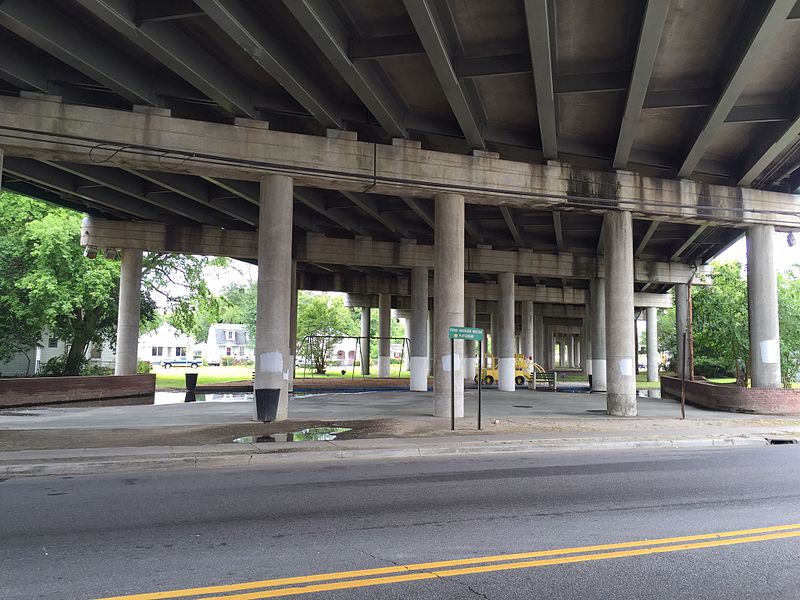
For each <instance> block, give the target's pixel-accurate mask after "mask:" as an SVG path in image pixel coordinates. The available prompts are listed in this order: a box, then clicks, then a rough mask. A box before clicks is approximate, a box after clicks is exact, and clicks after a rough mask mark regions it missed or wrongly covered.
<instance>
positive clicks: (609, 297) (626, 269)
mask: <svg viewBox="0 0 800 600" xmlns="http://www.w3.org/2000/svg"><path fill="white" fill-rule="evenodd" d="M604 232H605V258H606V261H605V262H606V360H607V362H606V386H607V394H606V402H607V408H608V414H610V415H612V416H617V417H635V416H636V414H637V407H636V348H635V347H634V345H633V337H634V321H633V319H631V315H633V309H634V306H633V219H632V217H631V213H629V212H627V211H613V212H608V213H606V216H605V227H604Z"/></svg>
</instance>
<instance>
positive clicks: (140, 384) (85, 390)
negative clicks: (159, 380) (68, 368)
mask: <svg viewBox="0 0 800 600" xmlns="http://www.w3.org/2000/svg"><path fill="white" fill-rule="evenodd" d="M155 391H156V376H155V374H153V373H146V374H140V375H119V376H116V375H110V376H101V377H25V378H22V377H20V378H13V379H0V408H10V407H20V406H40V405H43V404H61V403H66V402H85V401H87V400H107V399H111V398H130V397H136V396H151V395H153V394H154V393H155Z"/></svg>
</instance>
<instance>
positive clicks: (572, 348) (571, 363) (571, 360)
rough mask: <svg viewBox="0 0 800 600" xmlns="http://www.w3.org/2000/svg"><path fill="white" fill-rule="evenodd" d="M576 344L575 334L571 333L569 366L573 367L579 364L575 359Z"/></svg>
mask: <svg viewBox="0 0 800 600" xmlns="http://www.w3.org/2000/svg"><path fill="white" fill-rule="evenodd" d="M575 346H576V343H575V336H574V335H571V336H569V366H570V368H572V369H574V368H575V367H576V366H577V365H578V362H577V361H576V359H575Z"/></svg>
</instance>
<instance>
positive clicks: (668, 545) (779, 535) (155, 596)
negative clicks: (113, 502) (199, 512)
mask: <svg viewBox="0 0 800 600" xmlns="http://www.w3.org/2000/svg"><path fill="white" fill-rule="evenodd" d="M755 534H763V535H755ZM794 537H800V523H797V524H790V525H774V526H770V527H761V528H755V529H740V530H735V531H723V532H716V533H705V534H695V535H687V536H677V537H668V538H655V539H650V540H638V541H630V542H616V543H610V544H597V545H592V546H575V547H568V548H561V549H552V550H536V551H532V552H521V553H512V554H500V555H493V556H484V557H471V558H461V559H453V560H445V561H435V562H424V563H414V564H408V565H397V566H391V567H377V568H371V569H360V570H353V571H339V572H331V573H320V574H315V575H306V576H297V577H284V578H280V579H268V580H262V581H252V582H245V583H236V584H228V585H215V586H207V587H197V588H186V589H176V590H169V591H161V592H149V593H143V594H133V595H126V596H113V597H106V598H101V599H99V600H167V599H172V598H187V597H192V596H193V597H198V596H205V598H204V599H203V600H223V599H227V600H257V599H261V598H272V597H276V596H286V595H294V594H308V593H313V592H320V591H331V590H336V589H348V588H356V587H365V586H371V585H386V584H390V583H399V582H403V581H418V580H424V579H435V578H438V577H453V576H457V575H467V574H474V573H485V572H492V571H501V570H512V569H520V568H533V567H541V566H548V565H556V564H570V563H577V562H584V561H591V560H607V559H611V558H622V557H627V556H642V555H647V554H657V553H664V552H676V551H682V550H691V549H699V548H710V547H715V546H730V545H735V544H743V543H752V542H759V541H767V540H777V539H785V538H794ZM689 542H691V543H689ZM609 550H611V551H612V552H606V551H609ZM563 555H567V556H563ZM526 559H537V560H526ZM513 561H522V562H513ZM487 563H490V564H487ZM491 563H494V564H491ZM470 565H477V566H470ZM453 567H461V568H453ZM376 575H386V577H374V576H376ZM296 584H313V585H306V586H301V587H282V586H294V585H296ZM267 587H272V588H280V589H273V590H264V589H263V588H267ZM248 590H259V591H252V592H250V593H245V594H234V595H225V596H213V597H209V594H231V593H232V592H244V591H248Z"/></svg>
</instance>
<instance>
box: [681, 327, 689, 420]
mask: <svg viewBox="0 0 800 600" xmlns="http://www.w3.org/2000/svg"><path fill="white" fill-rule="evenodd" d="M687 335H688V332H686V331H684V332H683V355H684V356H686V336H687ZM685 418H686V369H685V368H684V369H683V374H682V376H681V419H685Z"/></svg>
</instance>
